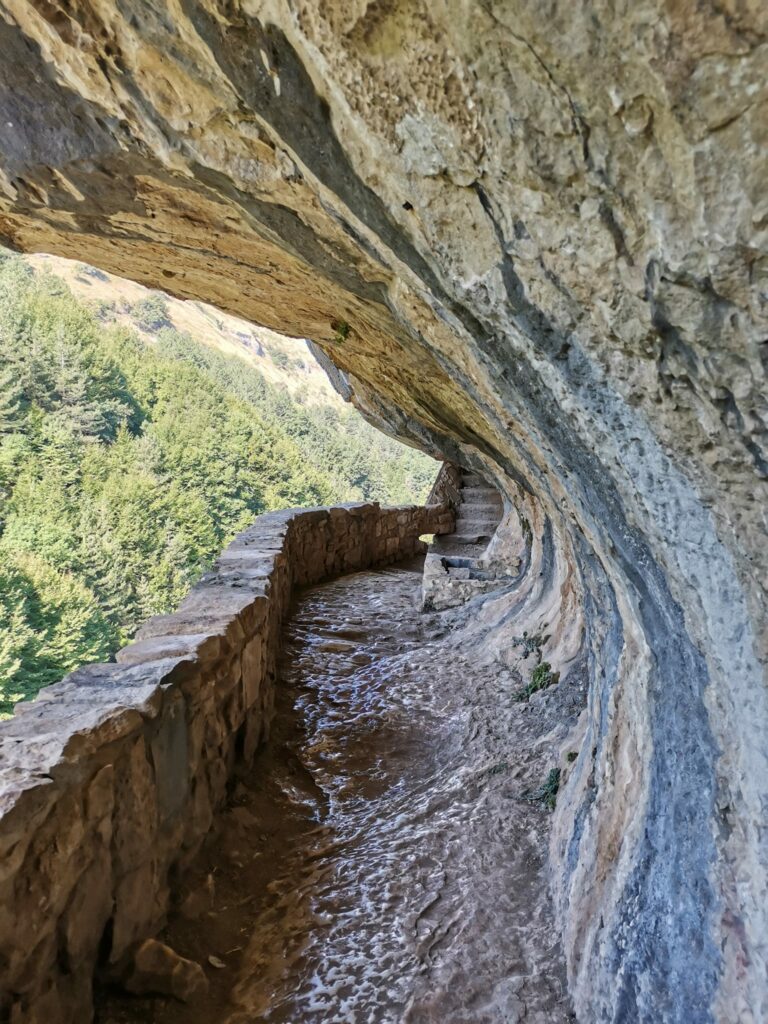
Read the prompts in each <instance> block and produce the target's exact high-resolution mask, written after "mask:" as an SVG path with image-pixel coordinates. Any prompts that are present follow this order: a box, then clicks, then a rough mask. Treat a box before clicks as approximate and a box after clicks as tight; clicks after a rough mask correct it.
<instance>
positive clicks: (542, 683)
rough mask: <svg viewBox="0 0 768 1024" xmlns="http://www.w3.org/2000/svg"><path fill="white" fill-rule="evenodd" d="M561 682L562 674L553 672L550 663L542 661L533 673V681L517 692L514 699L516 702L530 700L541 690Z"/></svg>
mask: <svg viewBox="0 0 768 1024" xmlns="http://www.w3.org/2000/svg"><path fill="white" fill-rule="evenodd" d="M559 682H560V673H559V672H553V671H552V666H551V665H550V663H549V662H548V661H542V663H541V664H540V665H537V666H536V668H535V669H534V670H533V672H532V673H531V681H530V682H529V683H528V685H527V686H524V687H523V688H522V690H518V691H517V693H516V694H515V695H514V699H515V700H516V701H524V700H528V699H529V698H530V697H531V695H532V694H534V693H538V691H539V690H546V689H547V687H548V686H554V685H555V683H559Z"/></svg>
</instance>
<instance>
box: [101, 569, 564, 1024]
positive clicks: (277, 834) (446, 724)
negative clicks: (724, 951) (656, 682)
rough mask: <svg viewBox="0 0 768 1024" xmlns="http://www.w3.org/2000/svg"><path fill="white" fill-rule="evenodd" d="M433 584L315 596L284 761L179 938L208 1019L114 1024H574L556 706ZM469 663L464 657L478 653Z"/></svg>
mask: <svg viewBox="0 0 768 1024" xmlns="http://www.w3.org/2000/svg"><path fill="white" fill-rule="evenodd" d="M420 574H421V562H414V563H412V564H407V565H405V564H404V565H400V566H396V567H394V568H389V569H384V570H380V571H375V572H366V573H359V574H356V575H352V576H348V577H344V578H343V579H340V580H337V581H335V582H332V583H327V584H324V585H322V586H319V587H315V588H312V589H309V590H307V591H305V592H304V594H303V595H301V598H300V601H299V603H298V605H297V607H296V609H295V613H294V615H293V617H292V619H291V621H290V623H289V625H288V628H287V637H286V647H285V654H284V659H283V666H282V672H281V677H282V682H281V686H280V692H279V695H278V701H277V705H278V706H277V713H276V717H275V726H274V729H273V735H272V738H271V740H270V743H269V744H268V745H267V747H266V748H265V750H264V751H263V752H262V754H261V755H260V756H259V758H258V759H257V762H256V765H255V767H254V768H253V770H252V771H250V772H249V773H248V774H247V775H246V776H244V777H243V778H242V779H241V780H240V782H239V783H238V784H237V786H236V788H235V790H234V793H233V802H232V806H231V808H230V809H229V810H228V811H227V812H226V813H225V814H223V815H222V816H221V820H220V822H219V827H218V831H217V834H216V836H215V839H214V840H213V841H212V842H211V843H209V844H208V847H207V849H206V850H205V851H204V853H203V854H201V856H200V859H199V863H198V864H197V865H196V867H195V870H194V871H193V872H192V873H191V876H190V878H189V880H188V885H187V888H186V895H185V900H186V902H185V903H184V904H183V906H182V908H181V909H180V912H179V913H178V914H177V915H175V916H174V918H173V920H172V921H171V923H170V925H169V928H168V929H167V931H166V933H165V934H164V936H162V938H163V940H164V941H167V942H168V943H169V944H170V945H171V946H173V948H174V949H176V950H177V951H178V952H179V953H181V954H182V955H184V956H187V957H190V958H192V959H195V960H197V961H199V962H200V963H202V964H203V965H204V966H205V968H206V973H207V975H208V977H209V981H210V985H211V987H210V991H209V993H208V995H207V996H204V997H202V998H201V999H199V1000H197V1001H195V1003H194V1005H183V1004H181V1003H176V1002H173V1001H166V1000H162V999H159V998H157V999H149V998H136V997H133V998H130V997H126V996H123V995H118V994H115V993H103V994H102V995H101V999H100V1010H99V1017H98V1019H99V1021H101V1022H104V1024H106V1022H108V1021H109V1022H115V1024H118V1022H120V1024H123V1022H129V1021H131V1022H133V1021H152V1022H156V1024H198V1022H200V1024H202V1022H203V1021H204V1022H206V1024H253V1022H256V1021H265V1022H274V1024H278V1022H281V1024H401V1022H402V1024H406V1022H409V1024H429V1022H440V1024H486V1022H487V1024H513V1022H517V1021H521V1022H523V1021H524V1022H532V1024H565V1022H566V1021H571V1020H572V1019H573V1018H572V1017H571V1016H570V1010H569V1005H568V1002H567V999H566V998H565V997H564V987H565V986H564V973H563V967H562V954H561V950H560V947H559V943H558V939H557V936H556V933H555V930H554V927H553V923H552V919H551V909H550V903H549V900H548V897H547V891H546V878H545V864H546V847H547V834H548V825H549V814H548V812H547V811H546V809H544V808H543V807H542V806H539V805H536V804H532V803H530V802H527V801H526V800H525V799H523V797H524V795H525V793H526V792H530V791H531V790H532V789H535V787H536V786H537V785H539V784H540V783H541V781H542V778H543V777H544V776H546V773H547V770H548V768H549V767H550V766H551V764H550V762H549V761H548V760H547V757H548V755H546V754H545V753H542V749H543V746H546V745H542V744H540V743H537V740H538V739H539V738H540V737H541V736H542V735H544V734H545V733H547V732H548V731H549V730H550V729H551V728H552V727H553V724H554V721H555V719H556V716H557V715H558V706H557V699H556V698H555V697H553V695H552V694H549V695H547V696H546V697H545V699H543V700H541V701H538V702H537V703H536V704H534V702H533V701H532V702H531V703H530V704H519V703H516V702H514V701H513V699H512V693H513V691H514V690H515V689H516V683H515V681H514V680H513V678H512V677H511V676H509V674H506V675H505V674H504V673H498V674H494V673H492V672H488V671H487V670H483V671H482V672H479V671H477V670H476V668H474V667H473V659H472V657H471V651H468V650H467V648H466V646H465V647H462V648H461V649H460V648H459V647H458V646H457V644H456V639H455V635H454V634H453V633H452V632H451V631H447V630H446V623H447V621H448V620H447V619H446V618H445V615H443V617H442V618H441V616H439V615H431V616H424V615H422V614H421V613H420V612H419V611H418V602H419V588H420V582H421V575H420ZM462 651H463V653H462Z"/></svg>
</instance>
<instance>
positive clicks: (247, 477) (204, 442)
mask: <svg viewBox="0 0 768 1024" xmlns="http://www.w3.org/2000/svg"><path fill="white" fill-rule="evenodd" d="M97 273H98V272H97ZM131 319H133V320H134V321H135V323H136V326H137V328H139V331H137V330H133V329H131V327H129V326H128V325H127V320H131ZM171 324H172V320H171V319H170V317H169V316H168V309H167V303H166V300H165V299H164V298H163V297H162V296H160V295H157V294H155V293H146V296H145V297H144V298H143V299H141V300H140V301H138V302H136V303H135V305H134V306H133V307H131V308H129V309H127V310H126V309H125V308H123V309H122V311H121V315H119V316H118V315H117V312H116V310H115V308H113V307H111V306H110V304H109V303H104V302H100V303H99V304H98V306H94V305H88V304H86V303H85V302H83V301H82V300H80V299H76V298H75V297H74V295H73V294H72V292H71V291H70V289H69V288H68V287H67V285H66V284H65V283H64V282H63V280H62V279H61V278H60V277H57V276H55V275H53V274H51V273H49V272H47V271H42V272H41V271H39V270H38V271H37V272H35V271H33V269H32V267H31V266H30V264H29V263H28V262H25V261H24V260H22V259H20V258H18V257H13V256H6V255H4V254H2V253H1V252H0V715H2V714H7V713H8V712H9V711H10V710H11V709H12V705H13V703H14V702H15V701H16V700H18V699H21V698H23V697H26V696H31V695H33V694H34V693H36V692H37V690H38V689H39V688H40V687H41V686H45V685H46V684H48V683H50V682H53V681H55V680H57V679H59V678H61V676H63V675H64V674H65V673H66V672H67V671H69V670H70V669H72V668H74V667H75V666H77V665H79V664H82V663H84V662H88V661H94V660H104V659H106V658H108V657H109V656H110V655H111V654H112V653H113V652H114V651H115V650H116V649H117V648H118V647H120V646H121V645H123V644H124V643H125V642H126V641H127V639H129V638H130V636H131V635H132V634H133V632H134V631H135V629H136V628H137V626H138V625H139V624H140V623H141V622H142V620H144V619H145V618H147V617H148V616H149V615H153V614H156V613H158V612H165V611H169V610H171V609H172V608H173V607H174V606H175V605H176V604H177V603H178V601H179V600H180V598H181V597H182V596H183V594H184V593H185V592H186V591H187V589H188V588H189V587H190V586H191V584H192V583H193V582H194V581H195V579H196V578H197V577H198V576H199V575H200V573H201V572H202V571H204V569H205V568H206V566H208V565H209V564H210V563H211V562H212V560H213V559H214V558H215V556H216V555H217V553H218V552H219V551H220V550H221V548H222V547H223V546H224V545H225V544H226V543H227V542H228V540H229V539H230V538H231V537H232V536H233V535H234V534H235V533H237V531H238V530H240V529H242V528H243V527H245V526H246V525H248V524H249V523H250V522H251V521H252V520H253V518H254V517H255V516H256V515H257V514H258V513H260V512H263V511H266V510H270V509H276V508H282V507H285V506H292V505H319V504H328V503H332V502H339V501H355V500H361V499H376V500H380V501H382V502H387V503H395V502H410V501H418V500H421V499H422V498H423V496H424V494H425V492H426V490H427V489H428V487H429V485H430V483H431V481H432V478H433V477H434V474H435V463H434V462H433V461H432V460H430V459H428V458H427V457H426V456H423V455H421V454H420V453H418V452H415V451H413V450H411V449H408V448H405V447H403V446H402V445H399V444H398V443H397V442H395V441H393V440H391V439H390V438H388V437H386V436H384V435H383V434H380V433H378V432H377V431H375V430H374V429H373V428H372V427H370V426H369V425H368V424H367V423H365V421H363V420H362V419H361V417H359V416H358V414H357V413H355V412H354V410H352V409H349V408H348V407H344V406H342V405H341V404H340V403H339V402H337V401H335V400H333V401H332V400H330V399H329V400H328V401H326V402H323V401H322V400H320V399H318V397H317V395H315V398H314V400H313V401H311V402H307V401H304V404H301V403H302V394H301V392H302V388H301V387H299V388H289V387H287V386H286V387H281V386H280V382H279V380H277V381H275V380H273V381H272V382H270V381H269V380H267V379H266V377H265V375H264V374H263V373H260V372H259V371H258V370H257V369H256V368H255V367H254V366H253V365H252V364H249V363H248V362H245V361H243V359H239V358H237V357H236V356H232V355H227V354H224V353H223V352H222V351H220V349H218V348H211V347H209V346H207V345H204V344H201V343H200V341H198V340H195V339H193V338H192V337H191V336H190V335H189V334H185V333H180V332H179V331H177V330H176V329H174V327H173V326H171ZM139 332H140V333H139ZM148 339H149V340H148ZM297 344H298V343H297ZM280 352H282V350H279V352H278V355H277V356H276V357H275V359H274V360H273V361H274V362H275V363H276V364H279V363H281V362H283V363H284V364H285V365H283V366H282V367H280V369H281V371H282V372H284V373H287V374H290V373H291V369H292V367H291V365H290V364H291V357H289V356H287V355H286V354H285V352H282V355H280ZM306 358H310V357H309V356H308V355H307V356H306ZM294 361H295V363H296V367H295V369H296V372H299V366H298V364H299V363H300V362H301V360H294ZM291 393H292V394H293V397H291Z"/></svg>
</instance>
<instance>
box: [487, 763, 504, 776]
mask: <svg viewBox="0 0 768 1024" xmlns="http://www.w3.org/2000/svg"><path fill="white" fill-rule="evenodd" d="M508 768H509V765H508V764H507V762H506V761H499V763H498V764H494V765H491V767H490V768H489V769H488V774H489V775H500V774H501V773H502V772H505V771H507V769H508Z"/></svg>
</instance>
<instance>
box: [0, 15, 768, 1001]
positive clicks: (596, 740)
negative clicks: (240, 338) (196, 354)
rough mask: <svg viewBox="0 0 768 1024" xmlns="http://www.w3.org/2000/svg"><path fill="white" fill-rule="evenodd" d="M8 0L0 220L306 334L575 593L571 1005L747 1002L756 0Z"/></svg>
mask: <svg viewBox="0 0 768 1024" xmlns="http://www.w3.org/2000/svg"><path fill="white" fill-rule="evenodd" d="M0 10H3V11H4V19H3V21H2V22H0V26H2V29H1V30H2V34H3V50H4V53H5V54H7V58H8V59H7V60H6V61H5V62H4V68H3V69H0V107H1V108H2V116H1V117H0V123H2V124H4V125H5V129H4V143H3V146H2V159H1V160H0V236H2V238H3V239H4V240H5V241H6V242H7V243H9V244H10V245H12V246H14V247H17V248H20V249H40V250H48V251H52V252H57V253H60V254H62V255H68V256H74V257H76V258H79V259H87V260H88V261H89V262H91V263H93V264H95V265H99V266H103V267H104V268H105V269H107V270H110V271H113V272H116V273H120V274H122V275H123V276H129V277H135V278H136V279H137V280H140V281H142V283H146V284H150V285H153V286H155V287H162V288H165V289H167V290H171V291H173V292H174V293H175V294H178V295H180V296H182V297H190V298H200V299H205V300H206V301H210V302H213V303H214V304H218V305H220V306H221V307H222V308H225V309H227V310H229V311H232V312H236V313H238V315H241V316H245V317H247V318H249V319H253V320H256V321H258V322H260V323H264V324H266V325H267V326H270V327H273V328H275V329H278V330H283V331H285V332H286V333H289V334H293V335H302V336H306V337H309V338H311V339H312V341H313V343H315V344H317V345H318V346H319V347H320V348H321V349H322V350H323V351H324V352H325V353H326V354H327V355H328V357H329V358H330V359H331V360H332V362H333V363H334V365H335V366H337V367H338V368H339V370H340V371H342V372H343V373H344V375H345V381H346V386H347V388H348V389H349V397H351V398H352V400H354V401H355V402H356V404H358V405H359V407H360V408H361V409H362V410H363V411H364V412H366V413H367V414H368V415H369V417H370V418H371V419H372V421H373V422H376V423H378V424H379V425H384V426H386V427H387V428H388V429H389V430H390V431H392V432H393V433H395V434H398V435H399V436H402V437H404V438H405V439H407V440H409V441H410V442H411V443H415V444H417V445H420V446H422V447H425V448H427V449H429V450H431V451H432V452H440V453H442V454H443V455H444V456H446V457H448V458H449V459H451V460H452V461H455V462H458V463H460V464H462V465H466V466H469V467H472V466H475V467H476V468H478V469H479V470H480V471H481V472H482V473H483V474H485V475H487V476H489V477H491V478H493V479H494V480H495V482H496V483H497V484H498V485H499V487H500V488H501V489H503V490H504V492H505V493H506V495H507V497H508V499H509V501H510V502H511V503H513V504H514V505H515V506H516V507H517V508H518V509H519V510H520V516H521V523H522V522H523V521H525V522H527V523H528V525H529V529H530V530H531V539H532V543H531V558H530V564H529V566H528V571H529V575H530V577H531V581H532V584H533V583H535V584H536V585H535V586H534V585H532V586H531V588H530V591H526V593H527V594H528V603H527V604H523V605H522V606H518V605H516V608H517V610H518V613H519V614H521V615H523V617H526V616H527V617H528V618H529V619H530V621H531V622H532V623H535V622H536V621H537V619H541V616H542V615H544V614H546V617H547V618H548V619H550V620H551V619H552V618H553V617H554V616H555V614H556V608H557V607H558V606H559V608H560V613H561V614H563V615H565V614H570V613H571V611H572V609H571V606H570V605H569V604H568V603H567V602H566V601H565V596H566V595H567V596H568V598H569V600H573V596H574V595H576V596H577V597H578V604H579V607H580V609H581V612H582V614H583V618H584V637H583V654H584V657H586V658H587V659H588V660H589V664H590V671H591V675H592V687H591V692H590V698H589V709H588V719H589V725H588V727H587V731H586V736H585V739H584V740H583V751H582V755H583V756H582V758H581V759H580V761H579V766H580V767H579V770H578V771H574V773H573V778H572V783H571V784H570V785H569V786H568V787H566V789H565V792H564V794H563V796H562V798H561V800H560V804H559V809H558V812H557V815H558V818H557V834H556V838H555V841H554V845H553V856H554V860H555V873H554V874H555V889H556V892H557V893H558V899H559V904H560V908H561V920H562V922H563V925H564V928H565V934H566V944H567V945H568V946H569V948H570V949H571V970H572V984H573V986H574V993H575V996H576V1003H577V1007H579V1009H580V1012H581V1013H582V1014H584V1015H585V1017H586V1019H590V1017H592V1018H594V1019H620V1018H621V1014H622V1013H624V1014H626V1013H630V1012H632V1013H635V1014H636V1016H637V1019H638V1020H646V1019H649V1020H650V1019H654V1018H653V1016H652V1015H653V1013H654V1012H657V1010H658V1006H659V1005H661V1004H660V1003H658V1000H659V999H660V998H661V996H660V993H661V992H662V990H663V991H667V990H670V989H674V990H675V991H676V992H677V993H678V994H677V996H676V1001H674V1000H673V1002H672V1003H669V1004H668V1006H667V1009H665V1011H664V1012H665V1013H667V1015H668V1018H669V1019H670V1020H677V1019H685V1020H687V1021H688V1020H702V1021H705V1020H709V1019H724V1018H723V1012H724V1011H723V1009H722V1007H723V1006H724V1005H725V1004H726V1003H727V1002H728V1000H729V999H734V998H736V994H737V993H739V994H740V993H741V992H742V990H743V992H745V993H746V995H744V997H743V998H744V1000H745V1005H749V1006H750V1007H752V1012H753V1013H755V1014H758V1015H759V1011H758V1010H756V1009H755V1008H756V1007H758V1006H759V1001H760V999H761V998H764V993H762V994H761V983H760V980H759V971H758V969H757V967H756V966H755V965H756V964H758V963H759V962H760V955H759V953H758V952H757V951H758V950H759V948H760V946H761V942H762V940H761V936H764V934H765V930H766V921H765V918H764V909H760V908H761V900H762V897H761V896H760V894H761V893H762V892H764V889H765V874H764V872H765V854H764V851H762V852H761V851H760V849H759V840H758V837H757V831H756V828H757V826H756V822H757V818H758V815H759V813H760V810H759V808H760V801H761V799H762V798H763V796H764V794H763V792H762V789H761V787H762V786H763V783H762V782H761V781H760V780H761V779H764V778H765V767H766V764H765V757H766V754H765V744H764V740H763V738H762V735H761V732H762V726H763V724H764V722H765V720H766V697H765V687H764V665H765V658H766V653H767V651H766V646H765V645H766V643H767V642H768V641H767V640H766V635H765V631H764V628H763V626H764V616H765V582H764V581H765V578H766V576H765V569H766V565H765V559H766V550H768V548H767V547H766V545H765V542H764V541H765V523H764V520H763V514H762V508H763V506H764V501H765V481H766V475H767V474H766V433H765V417H766V414H768V411H767V410H766V409H765V370H764V367H765V359H764V348H765V345H764V337H765V334H764V330H765V322H764V316H765V314H764V310H763V309H762V308H761V305H760V295H761V287H762V286H761V285H760V277H761V274H763V273H764V269H765V266H766V261H765V237H764V230H763V227H762V221H761V213H760V203H761V201H762V198H761V190H760V182H761V181H764V180H765V160H764V156H765V153H764V150H765V147H764V145H761V139H764V131H765V123H766V120H765V118H766V115H765V104H764V100H765V96H764V91H765V89H764V80H765V79H764V76H762V77H761V71H760V69H761V68H764V66H765V64H764V62H765V60H766V54H767V53H768V46H767V45H766V42H765V38H766V24H765V21H766V19H765V17H764V14H762V13H761V12H760V11H759V10H758V9H754V10H752V9H747V8H745V9H744V10H741V11H740V12H739V13H733V12H732V13H731V14H730V15H729V16H728V17H725V16H720V15H719V14H717V13H715V12H708V11H704V10H700V9H699V8H697V7H695V6H694V5H693V4H685V3H683V4H678V5H668V4H664V3H661V2H658V3H652V2H648V3H644V4H641V5H639V6H636V7H635V8H633V9H632V11H627V12H625V13H624V15H623V16H621V17H620V16H618V15H617V14H616V13H615V12H614V11H613V10H612V9H610V8H609V6H608V5H603V4H602V3H599V2H598V3H595V4H590V5H586V6H582V7H579V6H574V5H569V4H558V3H555V4H553V5H552V6H551V9H548V12H547V15H546V17H545V16H543V15H542V12H541V10H540V9H539V8H536V7H535V6H534V7H531V6H529V5H526V4H522V3H517V4H514V5H513V6H512V7H510V6H509V5H501V4H496V3H493V2H489V3H483V4H479V5H478V4H469V3H462V2H459V0H454V2H446V3H440V4H437V5H434V4H430V5H426V4H421V3H418V2H410V0H409V2H404V0H403V2H396V3H392V4H386V5H381V4H375V5H372V4H368V3H362V2H361V3H354V4H351V5H333V4H331V5H320V4H317V3H313V2H305V3H301V4H299V5H296V6H295V7H288V6H287V5H276V4H272V3H256V2H253V3H248V4H237V3H230V4H226V5H223V4H215V3H211V2H205V0H199V2H193V0H184V2H183V3H179V4H178V5H176V6H175V7H174V8H173V11H172V12H171V11H170V9H169V10H168V11H166V12H165V13H164V14H163V13H161V12H158V11H156V10H154V9H150V8H149V7H147V5H145V4H143V3H139V2H128V3H126V4H124V5H122V6H121V7H119V8H117V9H116V8H114V6H113V5H109V4H102V3H99V2H97V0H90V2H81V3H77V4H75V5H67V6H66V8H65V6H64V5H63V4H62V5H59V4H42V3H41V4H36V3H31V4H30V3H21V2H19V0H3V3H2V4H0ZM544 609H546V612H545V611H544ZM485 614H486V616H487V618H488V620H489V621H492V620H493V613H492V611H488V612H486V613H485ZM496 620H497V624H498V629H499V630H503V629H505V628H507V619H506V613H505V612H502V611H501V610H500V611H499V613H498V615H497V616H496ZM500 635H501V636H503V632H502V633H500ZM500 642H501V641H500ZM593 751H594V753H593ZM590 755H591V756H590ZM633 758H634V760H633ZM590 780H591V781H590ZM619 783H620V785H619ZM622 787H623V788H624V796H623V797H622V798H621V799H617V795H616V794H617V792H621V788H622ZM627 794H630V797H628V796H627ZM616 835H621V836H623V840H622V842H621V843H619V844H618V845H616V841H615V837H616ZM672 862H675V863H672ZM739 862H748V863H749V864H750V884H749V886H748V892H747V893H746V895H745V894H744V892H741V893H740V894H739V895H738V896H737V895H736V893H737V886H736V881H735V879H736V875H737V864H738V863H739ZM676 864H677V865H682V868H679V867H678V866H676ZM681 871H682V874H681V873H680V872H681ZM673 906H674V907H675V908H676V910H675V912H674V913H672V912H671V907H673ZM630 912H631V917H629V918H628V917H627V914H628V913H630ZM600 920H603V921H604V922H607V923H606V924H605V926H604V927H603V928H600V927H599V922H600ZM732 920H739V921H741V922H742V924H741V925H740V928H735V927H734V926H733V925H729V924H727V922H728V921H732ZM724 922H725V923H724ZM697 935H698V936H701V941H700V943H698V945H697V956H698V960H697V967H696V972H695V973H696V977H691V976H688V977H686V972H687V971H688V969H689V967H690V958H689V947H690V946H691V943H692V942H693V939H694V937H695V936H697ZM650 936H655V941H657V942H658V943H659V948H663V949H664V951H665V952H664V956H663V957H659V958H658V962H653V963H651V962H650V961H649V957H648V955H647V942H648V941H649V937H650ZM745 958H746V959H747V960H748V961H749V962H750V963H751V964H752V965H753V969H754V971H755V973H754V974H751V973H749V972H748V975H749V976H748V977H747V978H746V979H745V978H744V977H742V976H741V975H739V970H740V968H739V967H738V965H739V963H740V962H742V961H743V960H744V959H745ZM689 973H690V972H689ZM617 975H618V976H619V977H620V979H621V983H620V984H618V985H616V984H614V983H613V981H612V980H610V979H613V978H614V977H616V976H617ZM718 978H719V980H718ZM718 992H719V994H718ZM654 1000H656V1002H654ZM665 1005H666V1004H665ZM684 1005H688V1006H690V1007H695V1010H691V1011H690V1013H689V1016H687V1017H685V1015H684V1011H683V1009H682V1007H683V1006H684ZM630 1008H631V1009H630ZM616 1014H618V1015H619V1016H618V1018H617V1017H616ZM681 1014H682V1016H681Z"/></svg>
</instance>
